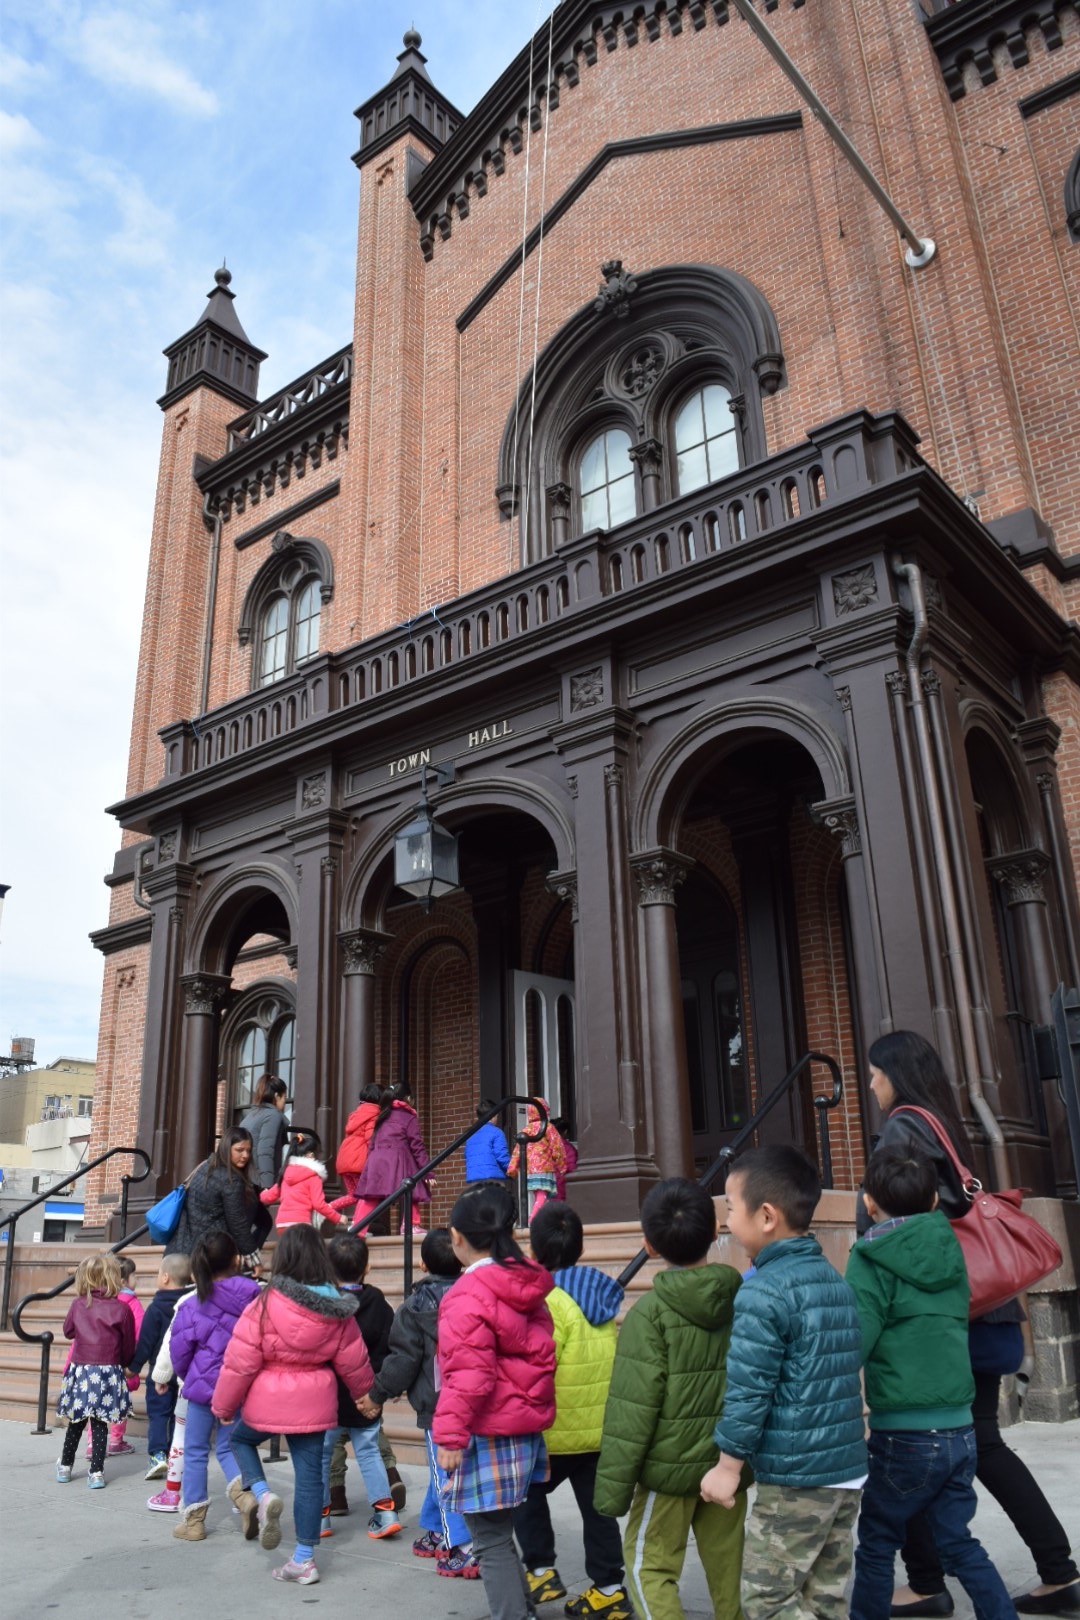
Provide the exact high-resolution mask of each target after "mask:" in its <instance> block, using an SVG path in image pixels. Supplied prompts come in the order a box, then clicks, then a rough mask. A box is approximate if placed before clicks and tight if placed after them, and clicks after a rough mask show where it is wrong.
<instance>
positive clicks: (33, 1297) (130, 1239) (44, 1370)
mask: <svg viewBox="0 0 1080 1620" xmlns="http://www.w3.org/2000/svg"><path fill="white" fill-rule="evenodd" d="M114 1151H116V1152H118V1153H120V1152H123V1151H125V1150H124V1149H122V1148H117V1149H115V1150H114ZM127 1151H129V1152H130V1151H131V1150H130V1149H128V1150H127ZM134 1151H135V1152H141V1151H142V1150H141V1149H139V1148H136V1149H135V1150H134ZM88 1168H89V1167H88ZM148 1168H149V1167H148ZM134 1179H135V1180H136V1181H141V1180H142V1179H143V1178H142V1177H141V1176H136V1177H135V1178H134ZM148 1231H149V1228H148V1227H146V1226H140V1227H137V1228H136V1230H135V1231H134V1232H132V1233H130V1235H129V1236H127V1237H122V1238H121V1239H120V1241H119V1243H114V1244H113V1245H112V1247H111V1248H108V1249H106V1251H105V1253H106V1254H119V1253H120V1251H121V1249H126V1248H128V1247H129V1245H130V1244H132V1243H136V1242H138V1240H139V1238H141V1237H145V1236H146V1233H147V1232H148ZM74 1281H75V1273H74V1272H72V1274H71V1276H70V1277H65V1278H64V1280H63V1282H60V1283H57V1284H56V1287H55V1288H43V1289H41V1290H39V1292H38V1293H36V1294H27V1295H26V1296H25V1298H23V1299H20V1301H19V1303H18V1304H17V1305H16V1307H15V1310H14V1311H13V1313H12V1317H11V1327H12V1331H13V1332H14V1333H15V1334H16V1336H17V1337H18V1338H20V1339H21V1340H22V1341H23V1343H24V1344H40V1346H41V1374H40V1377H39V1379H38V1420H37V1428H36V1429H31V1430H30V1433H31V1434H51V1432H52V1431H51V1429H49V1427H48V1426H47V1424H46V1422H45V1409H46V1407H47V1406H48V1404H49V1356H50V1354H51V1351H52V1345H53V1340H54V1338H55V1334H54V1333H53V1331H52V1329H51V1328H43V1329H42V1331H41V1332H40V1333H27V1331H26V1329H25V1328H24V1327H23V1325H22V1313H23V1311H25V1309H26V1307H27V1306H28V1305H36V1304H37V1303H38V1301H39V1300H43V1299H55V1298H56V1296H57V1295H58V1294H63V1293H64V1292H66V1290H67V1289H69V1288H70V1287H71V1285H72V1283H73V1282H74Z"/></svg>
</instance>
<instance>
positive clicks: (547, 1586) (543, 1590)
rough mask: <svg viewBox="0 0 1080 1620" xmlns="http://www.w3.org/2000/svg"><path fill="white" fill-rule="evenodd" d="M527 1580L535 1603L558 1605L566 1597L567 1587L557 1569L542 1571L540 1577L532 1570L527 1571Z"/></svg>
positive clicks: (530, 1595) (530, 1594)
mask: <svg viewBox="0 0 1080 1620" xmlns="http://www.w3.org/2000/svg"><path fill="white" fill-rule="evenodd" d="M525 1579H526V1581H527V1582H528V1586H529V1597H530V1598H531V1600H532V1601H533V1603H556V1602H557V1601H558V1600H559V1598H564V1597H565V1596H566V1587H565V1586H564V1585H563V1583H562V1581H561V1579H560V1577H559V1572H558V1570H557V1569H542V1570H541V1571H540V1573H539V1575H534V1574H533V1572H532V1570H531V1569H527V1570H526V1571H525Z"/></svg>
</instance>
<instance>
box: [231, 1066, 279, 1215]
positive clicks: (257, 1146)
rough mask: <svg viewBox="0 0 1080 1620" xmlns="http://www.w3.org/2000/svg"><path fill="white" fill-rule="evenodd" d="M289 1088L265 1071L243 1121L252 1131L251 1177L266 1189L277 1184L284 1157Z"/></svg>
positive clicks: (243, 1126) (243, 1127)
mask: <svg viewBox="0 0 1080 1620" xmlns="http://www.w3.org/2000/svg"><path fill="white" fill-rule="evenodd" d="M288 1100H289V1088H288V1086H287V1085H286V1084H285V1082H284V1080H278V1079H277V1078H276V1077H275V1076H274V1075H272V1074H264V1075H263V1077H262V1079H261V1080H260V1081H259V1083H258V1085H257V1086H256V1087H255V1095H254V1097H253V1098H252V1099H251V1103H252V1105H251V1107H250V1108H249V1109H248V1111H247V1113H246V1114H245V1115H244V1117H243V1119H242V1120H241V1121H240V1125H241V1127H242V1129H243V1130H245V1131H250V1132H251V1142H252V1149H251V1160H252V1177H253V1179H254V1181H255V1184H256V1186H258V1187H260V1188H262V1189H263V1190H264V1191H265V1189H266V1188H267V1187H274V1186H276V1185H277V1180H278V1177H279V1176H280V1174H281V1160H282V1156H283V1155H284V1152H285V1135H286V1132H287V1130H288V1125H287V1123H286V1120H285V1105H286V1103H287V1102H288Z"/></svg>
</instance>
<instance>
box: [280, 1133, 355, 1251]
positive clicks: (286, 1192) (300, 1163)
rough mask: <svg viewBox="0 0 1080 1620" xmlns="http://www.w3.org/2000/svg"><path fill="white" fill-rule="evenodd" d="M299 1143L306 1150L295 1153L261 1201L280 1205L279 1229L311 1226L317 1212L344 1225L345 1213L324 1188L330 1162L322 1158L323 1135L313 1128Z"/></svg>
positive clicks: (336, 1224) (282, 1230) (326, 1218)
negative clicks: (317, 1133) (340, 1211)
mask: <svg viewBox="0 0 1080 1620" xmlns="http://www.w3.org/2000/svg"><path fill="white" fill-rule="evenodd" d="M297 1146H298V1147H299V1148H300V1149H301V1150H302V1151H301V1152H299V1153H294V1154H293V1155H292V1156H291V1157H290V1158H289V1159H288V1160H287V1162H286V1165H285V1168H284V1170H283V1171H282V1172H281V1175H280V1177H279V1178H278V1180H277V1181H275V1183H274V1185H273V1186H272V1187H267V1188H266V1189H265V1190H264V1191H263V1192H261V1193H260V1194H259V1201H260V1203H263V1204H278V1205H280V1208H279V1209H278V1212H277V1222H276V1225H277V1229H278V1231H279V1232H284V1231H285V1230H286V1228H287V1227H290V1226H310V1225H311V1217H312V1216H313V1215H316V1214H317V1215H321V1216H322V1218H323V1220H324V1221H329V1222H330V1223H331V1225H333V1226H340V1224H341V1222H342V1221H343V1220H344V1218H345V1217H344V1216H343V1215H341V1214H340V1213H339V1211H338V1210H337V1209H336V1208H335V1207H334V1206H333V1205H332V1204H328V1203H327V1201H326V1194H325V1193H324V1191H323V1183H324V1182H325V1180H326V1166H325V1164H323V1162H322V1160H321V1159H320V1158H319V1154H320V1153H321V1152H322V1148H321V1146H320V1143H319V1138H318V1137H317V1136H316V1135H315V1133H314V1131H312V1132H310V1133H309V1134H308V1135H307V1136H304V1137H301V1138H300V1140H299V1142H298V1143H297Z"/></svg>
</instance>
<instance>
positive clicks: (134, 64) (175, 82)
mask: <svg viewBox="0 0 1080 1620" xmlns="http://www.w3.org/2000/svg"><path fill="white" fill-rule="evenodd" d="M78 51H79V56H80V58H81V61H82V65H83V66H84V67H85V68H86V69H87V71H88V72H90V73H92V74H94V75H95V76H96V77H97V78H99V79H101V80H102V81H103V82H104V83H105V84H111V85H119V86H123V87H124V88H125V89H129V90H137V91H140V92H142V93H143V94H145V95H150V96H156V97H158V98H160V100H162V101H165V102H167V103H168V104H169V105H170V106H172V107H175V108H176V110H177V111H178V112H183V113H188V114H190V115H191V116H193V117H197V118H212V117H214V115H215V114H216V113H217V111H218V98H217V96H216V95H214V93H213V91H212V90H206V89H204V88H203V86H202V85H201V84H199V83H198V81H197V80H196V79H194V78H193V77H192V75H191V74H190V73H189V72H188V71H187V69H186V68H185V67H182V66H181V65H180V63H178V62H176V61H174V60H173V59H172V58H171V57H170V56H169V55H168V54H167V52H166V50H165V49H164V48H163V46H162V43H161V31H160V29H159V28H158V27H157V26H156V24H154V23H153V22H151V21H150V20H149V19H148V18H146V17H136V16H132V15H131V14H130V13H129V12H128V13H125V12H123V11H121V10H119V9H113V10H110V11H101V12H97V13H95V14H94V15H93V16H90V17H87V18H85V20H84V21H83V24H82V27H81V28H80V30H79V45H78Z"/></svg>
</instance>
